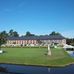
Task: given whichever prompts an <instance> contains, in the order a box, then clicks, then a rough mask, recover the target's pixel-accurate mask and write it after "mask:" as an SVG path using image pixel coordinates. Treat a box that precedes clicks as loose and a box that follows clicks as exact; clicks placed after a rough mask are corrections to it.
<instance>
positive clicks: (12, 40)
mask: <svg viewBox="0 0 74 74" xmlns="http://www.w3.org/2000/svg"><path fill="white" fill-rule="evenodd" d="M48 44H57V45H64V44H66V39H65V37H63V36H61V35H45V36H23V37H8V38H7V43H6V44H5V45H6V46H47V45H48Z"/></svg>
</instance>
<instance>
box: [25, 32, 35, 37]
mask: <svg viewBox="0 0 74 74" xmlns="http://www.w3.org/2000/svg"><path fill="white" fill-rule="evenodd" d="M25 36H35V34H31V33H30V32H29V31H27V32H26V35H25Z"/></svg>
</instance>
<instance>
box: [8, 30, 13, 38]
mask: <svg viewBox="0 0 74 74" xmlns="http://www.w3.org/2000/svg"><path fill="white" fill-rule="evenodd" d="M9 37H13V29H11V30H10V31H9Z"/></svg>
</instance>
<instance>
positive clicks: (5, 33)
mask: <svg viewBox="0 0 74 74" xmlns="http://www.w3.org/2000/svg"><path fill="white" fill-rule="evenodd" d="M0 34H1V35H3V36H4V37H19V33H18V32H17V31H14V30H13V29H11V30H9V32H8V33H7V32H6V31H2V32H0ZM49 35H61V34H60V33H59V32H55V31H53V32H51V33H50V34H49ZM23 36H36V35H35V34H32V33H31V32H29V31H27V32H26V34H25V35H23Z"/></svg>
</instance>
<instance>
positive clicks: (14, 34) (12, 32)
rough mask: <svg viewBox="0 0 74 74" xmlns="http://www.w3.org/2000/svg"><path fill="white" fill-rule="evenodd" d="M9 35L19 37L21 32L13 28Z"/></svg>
mask: <svg viewBox="0 0 74 74" xmlns="http://www.w3.org/2000/svg"><path fill="white" fill-rule="evenodd" d="M9 37H19V34H18V32H16V31H14V30H13V29H11V30H10V31H9Z"/></svg>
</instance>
